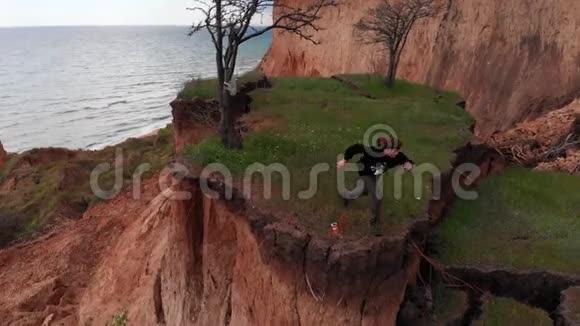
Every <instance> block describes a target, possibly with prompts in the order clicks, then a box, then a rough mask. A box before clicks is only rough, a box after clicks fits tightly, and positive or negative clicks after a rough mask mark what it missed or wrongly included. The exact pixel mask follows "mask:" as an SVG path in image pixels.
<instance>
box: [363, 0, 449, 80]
mask: <svg viewBox="0 0 580 326" xmlns="http://www.w3.org/2000/svg"><path fill="white" fill-rule="evenodd" d="M435 1H436V0H383V2H382V3H381V4H380V5H379V6H378V7H376V8H372V9H370V10H369V11H368V12H367V14H366V15H365V17H363V18H362V19H361V20H360V21H359V22H358V23H357V24H355V26H354V27H355V30H356V31H357V32H358V36H359V37H360V39H361V40H362V42H364V43H366V44H382V45H383V46H384V47H385V49H386V50H387V51H388V54H389V65H388V70H387V76H386V78H385V83H386V84H387V87H389V88H391V87H393V85H394V84H395V77H396V76H397V67H398V66H399V60H400V59H401V54H402V53H403V49H404V48H405V44H406V43H407V37H408V36H409V33H410V32H411V29H412V28H413V25H415V23H416V22H417V21H418V20H420V19H423V18H427V17H433V16H435V15H437V13H438V12H439V8H438V6H437V5H436V4H435Z"/></svg>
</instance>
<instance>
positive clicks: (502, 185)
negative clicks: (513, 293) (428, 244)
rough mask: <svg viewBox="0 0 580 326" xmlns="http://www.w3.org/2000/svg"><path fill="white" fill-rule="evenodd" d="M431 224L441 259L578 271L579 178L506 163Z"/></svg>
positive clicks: (469, 263)
mask: <svg viewBox="0 0 580 326" xmlns="http://www.w3.org/2000/svg"><path fill="white" fill-rule="evenodd" d="M478 192H479V198H478V199H477V200H473V201H457V202H456V203H455V204H454V206H453V209H452V211H451V213H450V214H449V216H447V217H446V218H445V219H444V222H443V223H442V225H440V226H439V227H438V228H437V231H436V232H437V235H438V238H439V241H440V242H441V243H440V245H441V246H440V251H439V258H440V259H441V260H442V261H443V262H444V263H446V264H450V265H458V266H465V265H471V266H479V267H485V266H488V267H493V268H516V269H532V270H552V271H556V272H567V273H578V271H580V261H579V260H578V259H577V257H578V252H579V251H580V196H578V194H580V177H578V176H571V175H568V174H565V173H559V172H539V171H530V170H527V169H523V168H509V169H508V170H507V171H505V173H503V174H502V175H499V176H493V177H489V178H487V179H486V180H484V181H483V182H482V184H481V185H480V187H479V189H478Z"/></svg>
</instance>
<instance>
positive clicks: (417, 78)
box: [260, 0, 580, 136]
mask: <svg viewBox="0 0 580 326" xmlns="http://www.w3.org/2000/svg"><path fill="white" fill-rule="evenodd" d="M314 2H315V1H314V0H285V1H284V4H285V5H288V6H301V7H306V6H308V5H311V4H313V3H314ZM443 2H445V4H444V8H443V10H442V12H441V14H440V15H439V16H438V17H437V18H433V19H428V20H423V21H419V22H417V24H416V25H415V27H414V30H413V31H412V32H411V34H410V35H409V38H408V42H407V45H406V48H405V50H404V52H403V55H402V57H401V63H400V66H399V68H398V74H397V78H400V79H407V80H410V81H413V82H417V83H425V84H430V85H432V86H434V87H437V88H441V89H450V90H454V91H457V92H459V93H460V94H462V95H464V96H466V100H467V107H468V108H469V111H470V112H471V113H472V114H473V115H474V117H475V118H476V121H477V130H476V133H478V135H481V136H487V135H489V134H491V133H492V132H493V131H495V130H505V129H507V128H509V127H511V126H513V125H514V124H515V123H518V122H521V121H524V120H526V119H528V118H530V117H535V116H537V115H538V114H540V113H542V112H544V111H550V110H554V109H557V108H559V107H562V105H564V104H565V103H567V102H569V100H570V99H573V98H574V97H576V96H577V92H578V89H580V79H579V78H578V76H579V75H580V65H578V47H579V46H580V38H578V37H574V35H579V34H580V25H579V24H571V23H570V22H573V21H577V19H578V16H579V15H580V2H579V1H577V0H561V1H557V2H556V3H555V2H554V1H552V0H538V1H533V2H531V3H530V2H527V1H502V0H490V1H482V0H477V1H441V3H443ZM379 3H381V0H349V1H344V2H343V3H342V4H341V6H340V7H339V8H329V9H327V10H324V12H322V13H321V16H322V20H321V21H320V22H319V25H320V27H321V28H322V30H321V31H320V32H317V33H315V35H314V37H315V39H316V40H318V41H319V42H320V44H313V43H312V42H309V41H307V40H303V39H300V37H298V36H296V35H293V34H291V33H285V32H284V31H274V32H273V40H272V47H271V48H270V50H269V52H268V54H267V55H266V57H265V58H264V60H263V61H262V63H261V65H260V68H261V70H262V71H263V72H264V73H265V74H266V75H268V76H288V75H299V76H332V75H336V74H345V73H361V72H370V73H384V71H386V66H387V59H386V56H385V52H386V51H382V49H380V47H378V46H370V45H364V44H362V43H361V42H360V40H359V39H357V35H356V33H354V32H353V25H354V24H355V23H357V22H358V21H359V20H360V19H361V17H363V16H364V15H365V13H366V11H367V10H368V9H369V8H372V7H375V6H376V5H377V4H379ZM279 14H280V11H279V10H274V17H277V16H278V15H279ZM538 26H542V28H540V29H539V28H538Z"/></svg>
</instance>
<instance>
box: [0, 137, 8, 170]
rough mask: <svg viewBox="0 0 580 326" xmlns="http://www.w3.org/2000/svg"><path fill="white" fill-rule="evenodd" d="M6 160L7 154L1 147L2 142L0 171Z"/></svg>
mask: <svg viewBox="0 0 580 326" xmlns="http://www.w3.org/2000/svg"><path fill="white" fill-rule="evenodd" d="M7 160H8V153H6V151H5V150H4V146H2V142H0V170H1V169H3V168H4V166H5V165H6V161H7Z"/></svg>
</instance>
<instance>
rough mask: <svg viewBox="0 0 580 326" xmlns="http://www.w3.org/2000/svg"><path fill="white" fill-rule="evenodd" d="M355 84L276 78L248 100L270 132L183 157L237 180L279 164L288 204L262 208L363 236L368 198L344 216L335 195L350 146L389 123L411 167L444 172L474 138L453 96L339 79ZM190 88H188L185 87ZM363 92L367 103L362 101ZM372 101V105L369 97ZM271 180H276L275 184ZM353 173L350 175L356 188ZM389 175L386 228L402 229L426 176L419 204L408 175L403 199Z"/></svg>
mask: <svg viewBox="0 0 580 326" xmlns="http://www.w3.org/2000/svg"><path fill="white" fill-rule="evenodd" d="M342 78H346V79H348V80H350V81H351V82H352V83H354V84H356V85H358V87H359V90H353V89H352V87H350V86H348V85H346V84H345V83H342V82H340V81H337V80H334V79H323V78H276V79H273V80H272V82H273V85H274V86H273V88H271V89H260V90H257V91H255V92H253V93H252V97H253V99H254V102H253V103H252V112H251V113H250V114H249V116H248V117H246V118H247V119H248V120H251V121H268V123H262V125H265V126H267V127H264V128H261V129H259V130H255V131H252V132H250V133H248V134H247V135H245V138H244V149H243V150H240V151H238V150H226V149H224V148H223V146H222V145H221V144H220V141H219V139H217V137H216V138H213V139H208V140H207V141H205V142H203V143H201V144H198V145H195V146H191V147H189V148H188V149H187V150H186V155H187V157H189V158H190V159H191V160H192V161H194V162H195V163H196V164H198V165H201V166H205V165H207V164H210V163H215V162H219V163H222V164H224V165H226V166H227V167H228V168H229V169H230V170H231V171H232V172H233V173H234V175H236V176H238V177H240V176H242V175H243V173H244V170H245V169H246V167H247V166H248V165H250V164H252V163H255V162H258V163H262V164H265V165H269V164H272V163H281V164H283V165H285V166H286V167H288V169H289V171H290V173H291V194H292V196H291V200H289V201H285V200H282V199H281V198H280V191H274V195H275V197H274V198H273V199H271V200H268V201H262V200H260V202H262V204H264V205H266V206H268V207H271V208H272V209H273V210H275V211H276V212H279V213H283V214H284V215H288V218H290V219H295V220H298V221H299V222H300V223H301V224H302V225H304V226H306V227H307V228H308V229H310V230H314V231H319V232H322V234H328V233H329V232H330V231H329V229H330V228H329V224H330V223H332V222H335V221H339V220H340V221H341V222H344V223H342V224H343V226H344V227H343V228H342V229H343V230H345V231H346V234H347V235H353V236H360V235H361V234H364V233H365V232H367V230H368V217H369V213H368V207H369V203H368V201H369V199H368V198H361V199H360V200H359V201H356V202H355V203H354V205H353V208H349V209H348V210H345V209H343V208H342V202H341V200H340V199H339V196H338V193H337V191H336V172H337V171H336V167H335V165H336V161H337V157H338V155H339V154H341V153H343V152H344V150H345V149H346V147H348V146H349V145H351V144H353V143H361V142H363V136H364V134H365V131H367V130H368V129H369V128H371V127H373V126H375V125H379V124H386V125H389V126H390V127H391V128H393V129H394V130H395V132H396V134H397V136H398V137H399V138H400V139H401V140H402V141H403V144H404V146H403V149H402V150H403V152H404V153H405V154H407V155H408V156H409V157H410V158H412V159H413V160H414V161H415V162H417V163H419V164H421V163H432V164H434V165H436V166H437V167H439V168H440V169H442V170H445V169H447V168H449V167H450V161H451V159H452V158H453V155H452V150H453V149H455V148H457V147H459V146H462V145H463V144H465V143H466V142H467V141H468V140H469V139H470V137H471V134H470V132H469V131H468V129H469V126H470V124H471V122H472V121H471V119H470V117H469V115H468V114H467V113H466V112H465V111H463V110H462V109H461V108H459V107H458V106H456V105H455V103H456V102H457V101H458V100H459V98H458V96H456V95H455V94H452V93H445V92H443V93H442V92H438V91H435V90H434V89H432V88H429V87H425V86H419V85H415V84H411V83H408V82H404V81H399V82H397V84H396V87H395V88H394V89H392V90H387V89H386V88H384V87H383V85H382V79H381V78H380V77H375V76H366V75H361V76H343V77H342ZM190 87H191V85H190ZM196 87H197V88H198V90H195V87H194V88H192V89H189V90H188V91H187V92H188V94H189V95H187V96H186V97H193V96H201V97H204V94H205V95H206V96H207V95H208V94H212V93H211V92H212V90H214V89H215V82H214V81H201V82H200V81H198V82H196ZM362 93H365V94H367V95H370V96H364V95H363V94H362ZM370 97H374V98H370ZM317 163H326V164H328V166H329V167H330V170H329V171H328V172H324V173H321V174H320V175H319V177H318V188H319V190H318V191H317V193H316V195H315V196H314V197H313V198H311V199H308V200H304V199H299V198H297V193H299V192H300V191H302V190H305V189H308V186H309V174H310V170H311V168H312V167H313V166H314V165H315V164H317ZM276 176H277V174H274V180H275V181H278V183H277V185H280V183H279V181H280V180H279V179H280V178H276ZM355 177H356V172H351V173H349V175H348V179H347V180H348V182H349V183H347V184H348V185H349V186H352V185H354V180H355ZM392 179H393V173H392V172H390V173H389V174H388V176H387V177H386V178H385V183H384V184H385V197H386V198H385V200H384V203H383V222H384V224H385V227H386V230H393V231H396V230H399V229H402V228H403V227H404V226H405V225H406V224H407V223H408V222H410V221H412V220H413V219H414V218H415V217H417V216H423V214H424V212H425V209H426V206H427V202H428V200H427V198H429V186H430V176H428V175H427V174H425V175H424V176H423V180H424V181H425V182H423V185H422V189H419V190H420V192H422V194H423V195H422V196H421V198H420V199H417V198H416V197H415V196H414V193H413V176H412V175H411V174H410V173H406V174H405V175H404V178H403V192H402V198H401V199H395V198H394V190H393V180H392Z"/></svg>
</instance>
